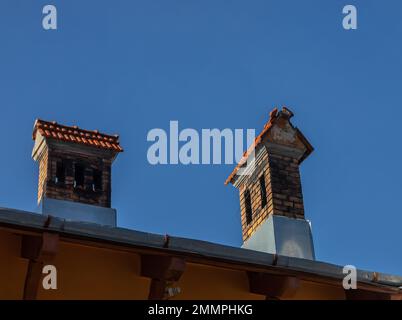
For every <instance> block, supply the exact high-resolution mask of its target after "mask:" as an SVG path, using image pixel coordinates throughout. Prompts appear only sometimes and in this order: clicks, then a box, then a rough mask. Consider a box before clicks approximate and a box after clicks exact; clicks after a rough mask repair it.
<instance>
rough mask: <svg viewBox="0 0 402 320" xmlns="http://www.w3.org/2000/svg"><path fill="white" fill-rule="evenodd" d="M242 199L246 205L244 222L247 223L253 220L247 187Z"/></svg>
mask: <svg viewBox="0 0 402 320" xmlns="http://www.w3.org/2000/svg"><path fill="white" fill-rule="evenodd" d="M244 201H245V206H246V222H247V224H250V223H251V221H252V220H253V210H252V207H251V196H250V190H248V189H247V190H246V191H245V192H244Z"/></svg>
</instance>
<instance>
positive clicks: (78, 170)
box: [74, 163, 85, 188]
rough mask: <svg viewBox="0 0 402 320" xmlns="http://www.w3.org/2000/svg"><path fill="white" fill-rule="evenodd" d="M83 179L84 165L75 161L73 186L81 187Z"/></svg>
mask: <svg viewBox="0 0 402 320" xmlns="http://www.w3.org/2000/svg"><path fill="white" fill-rule="evenodd" d="M84 181H85V175H84V166H83V165H82V164H79V163H76V164H75V165H74V187H75V188H77V187H83V186H84Z"/></svg>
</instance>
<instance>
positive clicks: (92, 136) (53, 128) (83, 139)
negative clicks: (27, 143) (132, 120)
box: [32, 119, 123, 152]
mask: <svg viewBox="0 0 402 320" xmlns="http://www.w3.org/2000/svg"><path fill="white" fill-rule="evenodd" d="M37 132H39V133H40V134H41V135H42V136H43V137H45V138H50V139H55V140H59V141H66V142H74V143H79V144H84V145H89V146H94V147H97V148H100V149H107V150H113V151H117V152H122V151H123V148H122V147H121V146H120V142H119V136H118V135H108V134H104V133H100V132H99V131H98V130H93V131H89V130H84V129H80V128H78V127H77V126H72V127H69V126H65V125H62V124H58V123H57V122H55V121H53V122H49V121H44V120H40V119H37V120H36V121H35V125H34V129H33V133H32V139H33V140H35V139H36V133H37Z"/></svg>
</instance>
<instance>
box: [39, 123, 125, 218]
mask: <svg viewBox="0 0 402 320" xmlns="http://www.w3.org/2000/svg"><path fill="white" fill-rule="evenodd" d="M32 137H33V140H34V141H35V144H34V147H33V151H32V158H33V159H34V160H35V161H37V162H38V163H39V184H38V204H39V207H40V210H41V212H42V213H43V214H49V215H53V216H57V217H60V218H64V219H68V220H75V221H86V222H93V223H99V224H104V225H110V226H115V225H116V210H114V209H112V208H111V166H112V163H113V161H114V159H115V158H116V156H117V154H118V153H119V152H122V151H123V149H122V148H121V147H120V144H119V137H118V136H111V135H107V134H103V133H100V132H98V131H97V130H94V131H89V130H83V129H80V128H78V127H77V126H74V127H69V126H65V125H61V124H58V123H56V122H48V121H43V120H36V122H35V125H34V129H33V135H32Z"/></svg>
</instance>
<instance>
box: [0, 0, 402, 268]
mask: <svg viewBox="0 0 402 320" xmlns="http://www.w3.org/2000/svg"><path fill="white" fill-rule="evenodd" d="M48 3H49V2H48V1H39V0H36V1H23V0H2V1H1V2H0V17H1V18H0V41H1V50H0V63H1V69H0V110H1V113H0V115H1V126H0V134H1V136H2V137H3V138H2V148H1V150H2V156H1V157H0V172H1V177H2V183H1V184H0V206H3V207H12V208H19V209H24V210H31V211H34V210H36V190H37V165H36V163H34V162H33V160H32V159H31V158H30V153H31V149H32V145H33V142H32V140H31V132H32V126H33V123H34V120H35V118H37V117H40V118H43V119H47V120H57V121H58V122H60V123H66V124H69V125H74V124H77V125H79V126H80V127H83V128H88V129H99V130H102V131H106V132H110V133H119V134H120V135H121V142H122V145H123V146H124V148H125V152H124V153H123V154H121V155H120V156H119V158H118V159H117V160H116V162H115V165H114V168H113V206H114V207H115V208H117V209H118V224H119V225H120V226H124V227H127V228H131V229H136V230H143V231H149V232H156V233H162V234H164V233H168V234H172V235H176V236H183V237H190V238H196V239H202V240H207V241H213V242H218V243H223V244H229V245H234V246H240V245H241V242H242V241H241V230H240V217H239V201H238V193H237V190H236V189H234V188H233V187H231V186H224V184H223V182H224V180H225V179H226V177H227V176H228V174H229V173H230V172H231V171H232V169H233V166H231V165H209V166H208V165H199V166H196V165H194V166H184V165H179V166H174V165H167V166H152V165H150V164H149V163H148V161H147V149H148V147H149V146H150V143H149V142H147V141H146V136H147V133H148V131H149V130H150V129H152V128H164V129H168V126H169V121H170V120H178V121H179V125H180V127H181V128H186V127H189V128H195V129H197V130H201V128H220V129H223V128H233V129H234V128H256V129H257V131H259V130H260V129H261V128H262V127H263V125H264V123H265V121H266V120H267V119H268V113H269V111H270V110H271V109H272V108H273V107H274V106H281V105H286V106H288V107H289V108H291V110H292V111H293V112H294V113H295V117H294V118H293V123H294V124H295V125H296V126H298V127H299V129H301V130H302V131H303V133H304V134H305V135H306V136H307V137H308V138H309V140H310V141H311V143H312V144H313V146H314V147H315V151H314V153H313V154H312V155H311V156H310V157H309V158H308V159H307V160H306V161H305V162H304V163H303V165H302V167H301V174H302V183H303V193H304V200H305V209H306V217H307V219H309V220H311V221H312V226H313V235H314V242H315V249H316V255H317V258H318V259H319V260H323V261H327V262H333V263H337V264H341V265H345V264H353V265H356V266H357V267H358V268H363V269H370V270H376V271H382V272H388V273H396V274H401V270H402V250H400V249H399V243H400V234H401V231H400V230H401V225H402V210H401V201H400V199H401V198H402V166H401V163H402V143H401V138H402V127H401V125H400V120H401V119H402V104H401V99H402V90H401V74H402V42H401V41H400V39H401V34H402V20H401V19H400V12H401V10H402V3H400V1H397V0H395V1H390V0H389V1H379V0H376V1H370V0H365V1H350V2H345V1H337V0H331V1H329V0H328V1H320V0H316V1H309V0H307V1H299V0H297V1H296V0H293V1H290V0H288V1H284V0H280V1H279V0H275V1H274V0H271V1H269V0H263V1H256V0H254V1H247V2H245V1H236V0H234V1H222V0H213V1H201V0H182V1H175V0H169V1H166V0H147V1H145V0H144V1H129V0H125V1H123V0H113V1H111V0H109V1H104V0H97V1H78V0H69V1H61V0H52V1H51V3H52V4H55V5H56V6H57V9H58V30H57V31H44V30H43V29H42V22H41V20H42V8H43V6H44V5H45V4H48ZM346 4H354V5H356V7H357V9H358V29H357V30H354V31H346V30H344V29H343V28H342V18H343V15H342V8H343V6H344V5H346Z"/></svg>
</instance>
